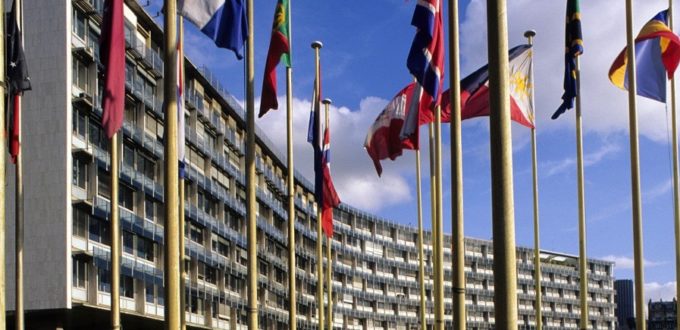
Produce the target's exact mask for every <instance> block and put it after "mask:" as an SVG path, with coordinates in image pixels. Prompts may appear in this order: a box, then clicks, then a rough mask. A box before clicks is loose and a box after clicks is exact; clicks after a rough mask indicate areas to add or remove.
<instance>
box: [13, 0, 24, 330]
mask: <svg viewBox="0 0 680 330" xmlns="http://www.w3.org/2000/svg"><path fill="white" fill-rule="evenodd" d="M23 9H24V8H23V2H22V1H21V0H17V13H16V15H17V16H18V17H17V22H18V24H19V28H20V30H21V31H22V33H21V44H22V47H23V44H24V35H23V28H24V21H23V16H24V15H23ZM10 97H11V96H10ZM14 101H15V102H16V103H17V106H16V107H17V109H21V95H20V94H16V95H14ZM14 115H15V116H16V118H17V119H16V122H17V131H18V137H17V139H18V143H19V146H20V148H19V150H18V152H17V158H16V160H17V162H16V168H15V170H16V176H15V181H16V183H15V184H16V185H15V189H16V200H15V210H16V213H15V217H16V218H15V227H14V235H15V240H14V245H15V251H14V252H15V266H16V267H15V273H16V274H15V275H16V278H15V281H16V286H15V289H16V292H15V295H16V304H15V310H16V322H15V328H16V329H17V330H23V329H24V177H23V176H24V166H23V158H24V157H23V152H21V142H22V140H23V139H22V138H21V111H16V112H15V113H14Z"/></svg>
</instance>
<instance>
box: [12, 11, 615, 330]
mask: <svg viewBox="0 0 680 330" xmlns="http://www.w3.org/2000/svg"><path fill="white" fill-rule="evenodd" d="M102 2H103V1H101V0H50V1H47V2H43V1H40V2H36V1H33V2H31V1H28V2H26V4H25V19H26V22H41V24H30V27H29V24H26V40H27V42H26V53H27V60H28V62H29V69H30V72H31V76H32V79H33V84H34V85H33V91H31V92H28V93H27V94H26V97H25V100H26V101H25V109H26V110H25V111H24V113H26V114H27V115H26V118H25V121H24V137H25V143H24V149H23V150H24V151H25V154H24V155H25V159H24V163H25V170H24V173H25V174H24V175H25V178H26V181H25V191H26V202H25V204H26V205H27V206H28V205H30V207H27V208H26V242H27V243H26V254H25V260H26V261H25V265H26V266H25V267H26V274H27V276H26V279H25V282H26V291H25V292H26V309H27V311H28V313H29V315H35V317H33V318H30V317H29V318H27V321H28V322H29V326H30V322H31V320H33V321H35V320H37V319H38V316H40V315H47V314H45V313H49V315H56V316H53V317H54V319H55V322H57V323H59V324H65V325H66V328H72V329H88V328H97V327H100V326H106V324H108V323H106V322H108V319H107V318H106V314H105V313H102V312H101V311H102V310H106V309H107V308H108V306H109V305H110V295H109V292H110V275H109V269H110V268H109V267H110V266H109V264H110V253H109V251H110V248H109V242H108V241H109V237H108V236H107V235H108V229H107V227H108V214H109V196H110V192H109V191H108V180H109V179H108V167H109V159H108V151H107V150H108V149H107V146H108V144H107V143H108V142H107V141H106V140H105V138H103V133H102V131H101V125H100V118H101V112H102V109H101V107H100V101H99V99H100V86H99V85H100V77H99V76H98V74H99V72H100V71H101V69H102V67H101V63H100V62H99V60H98V52H99V50H98V46H97V42H96V40H97V39H98V33H99V24H100V23H101V8H102ZM125 2H126V11H125V17H126V41H127V45H128V51H127V59H128V61H127V68H126V78H127V79H126V90H127V93H128V98H127V102H126V114H125V116H126V121H125V124H124V127H123V129H122V130H121V135H122V137H123V138H122V139H121V140H122V141H121V144H120V148H121V150H122V166H121V175H120V178H119V179H120V182H121V198H120V199H121V205H120V206H121V208H120V214H121V224H122V227H123V228H122V229H123V242H122V244H123V258H122V263H123V265H122V274H123V279H122V280H121V283H122V284H121V285H122V289H121V295H122V298H121V308H122V309H123V311H124V313H125V316H124V319H123V322H124V324H125V325H126V327H127V328H136V326H139V328H145V329H148V328H154V327H158V328H161V327H162V326H161V322H160V320H161V319H162V317H163V305H164V299H163V296H162V295H163V288H162V278H163V240H164V237H163V224H164V221H165V219H164V216H163V214H162V205H163V201H164V196H163V175H162V174H163V173H162V171H163V166H162V164H163V144H162V139H163V128H162V124H163V113H162V106H161V102H162V97H161V95H162V88H161V87H160V86H162V75H163V70H162V68H163V63H162V61H161V60H160V56H159V53H160V52H159V45H161V44H162V30H161V29H160V28H159V27H158V26H157V25H156V24H155V23H154V22H153V20H152V18H151V17H150V16H149V15H148V14H147V13H146V12H144V9H143V8H142V7H141V6H140V5H139V4H138V3H137V2H136V1H133V0H128V1H125ZM29 40H30V41H29ZM185 65H186V74H185V79H186V81H185V86H186V90H185V100H186V102H185V114H184V115H185V118H186V122H187V128H186V139H187V141H186V144H187V145H186V147H187V148H186V150H187V152H186V154H187V162H188V164H187V178H186V183H185V190H186V198H185V200H186V207H185V213H186V217H185V223H186V232H185V233H184V234H185V236H184V237H185V242H186V250H185V265H186V269H187V273H186V274H185V279H186V284H187V304H186V306H187V308H186V319H187V321H188V323H189V325H190V327H191V328H216V329H246V314H245V313H246V307H247V304H246V301H245V300H244V299H243V297H245V295H246V285H245V283H246V275H247V269H246V265H247V262H246V243H245V232H246V231H245V229H246V223H245V206H244V205H245V187H244V179H245V178H244V152H245V148H244V139H245V130H244V128H245V123H244V112H243V109H242V108H241V107H240V106H239V105H238V104H237V102H236V101H235V100H234V98H233V97H232V96H231V95H230V94H229V93H227V92H226V91H224V90H223V89H222V88H221V87H220V85H219V83H218V82H217V81H215V80H213V79H212V74H211V73H210V72H209V71H208V70H207V69H205V68H197V67H195V66H194V65H192V64H191V62H190V61H189V60H188V59H187V60H186V61H185ZM27 123H30V124H27ZM256 134H257V135H258V140H259V141H258V146H257V150H256V155H257V175H258V192H257V198H258V227H259V232H258V246H259V248H258V256H259V259H260V260H259V267H258V268H259V273H260V277H259V287H260V290H259V292H258V295H259V301H260V319H261V322H260V324H261V326H262V328H265V329H283V328H287V326H286V323H287V319H288V314H287V305H288V296H287V288H286V285H287V276H288V272H287V271H286V269H287V246H286V242H287V235H289V233H288V232H287V231H288V229H287V223H286V221H287V220H286V219H287V212H286V210H285V207H284V205H286V204H285V202H284V198H285V181H284V175H285V174H286V168H285V163H284V162H283V160H284V159H285V158H284V157H283V155H282V154H280V153H279V152H277V151H276V150H274V149H273V144H272V143H270V142H269V141H268V139H267V138H266V136H265V135H264V134H263V133H262V132H261V131H259V130H258V131H257V132H256ZM8 169H9V170H11V169H12V167H11V166H9V167H8ZM8 180H11V179H8ZM296 180H297V181H296V199H295V204H296V217H297V221H296V232H295V235H296V238H297V242H298V246H297V266H298V267H297V283H298V285H297V288H298V293H299V296H298V297H297V303H298V312H299V319H298V322H299V323H298V324H299V328H301V329H315V328H316V327H317V325H316V324H317V318H316V303H317V301H316V298H315V292H316V274H315V273H316V266H315V265H316V263H317V262H318V261H317V260H316V256H315V244H316V233H315V228H316V218H315V208H316V206H315V203H314V201H313V189H312V184H311V183H310V182H309V181H308V180H306V179H305V178H304V177H303V176H302V175H300V174H299V173H296ZM12 191H13V190H12V189H11V188H10V189H9V190H8V194H11V192H12ZM12 203H13V202H12V201H8V208H10V209H12V208H11V206H12V205H13V204H12ZM8 219H13V213H11V212H10V213H9V214H8ZM334 220H335V224H336V225H335V228H336V229H335V235H334V237H333V240H332V248H333V252H332V258H333V266H334V267H333V269H334V270H333V271H334V274H333V294H334V296H333V301H334V313H335V317H334V320H335V328H338V329H414V328H418V327H419V325H418V311H419V290H418V282H417V277H418V255H417V250H416V244H415V242H416V237H417V236H416V230H415V228H412V227H408V226H402V225H398V224H395V223H393V222H391V221H388V220H384V219H380V218H377V217H375V216H374V215H371V214H368V213H365V212H363V211H361V210H358V209H356V208H353V207H351V206H348V205H342V206H341V207H340V208H338V209H337V210H336V211H335V213H334ZM8 223H10V225H9V226H8V233H13V227H12V225H11V223H12V221H8ZM425 236H426V238H425V245H426V248H425V250H426V256H425V260H426V265H427V269H426V273H425V277H426V293H427V297H428V307H427V314H428V317H427V319H428V323H430V324H431V323H432V321H433V314H432V308H433V301H432V292H431V291H432V272H431V270H432V269H431V260H432V257H431V251H432V247H431V242H430V234H429V233H426V235H425ZM12 237H13V235H9V234H8V235H7V240H8V244H9V245H10V246H12V247H13V240H12ZM445 246H447V248H445V259H446V261H445V262H446V264H445V266H444V267H445V269H446V274H445V278H446V279H448V281H447V282H446V283H445V290H446V297H448V298H447V300H446V310H447V313H446V314H447V315H448V317H449V320H450V317H451V316H450V315H451V312H450V309H451V303H452V300H451V298H450V297H451V290H452V287H451V283H450V278H451V268H452V266H451V250H450V246H451V243H450V237H448V236H447V237H446V238H445ZM8 252H9V253H13V249H8ZM465 255H466V275H467V294H466V303H467V307H468V310H467V311H468V315H467V322H468V328H469V329H492V328H493V327H494V306H493V293H494V285H493V273H492V265H493V251H492V244H491V242H490V241H486V240H478V239H467V240H466V251H465ZM517 256H518V258H517V260H518V265H517V266H518V291H519V292H518V303H519V306H518V307H519V308H518V309H519V323H520V328H531V327H532V326H533V325H535V308H536V307H535V292H536V291H535V290H536V283H535V281H534V275H533V259H532V258H533V257H532V256H533V251H532V250H531V249H527V248H521V247H520V248H518V249H517ZM541 258H542V260H543V264H544V268H543V270H542V272H543V274H542V275H543V282H542V283H541V284H542V290H543V293H544V300H543V317H544V319H545V320H544V325H545V328H546V329H565V328H566V329H570V328H571V329H577V328H578V320H579V315H580V312H581V311H580V309H579V274H578V268H577V267H578V259H577V258H576V257H574V256H570V255H565V254H562V253H555V252H547V251H542V253H541ZM8 261H9V264H8V269H7V273H8V278H11V275H12V274H13V261H11V260H9V259H8ZM321 262H324V263H325V262H326V261H325V260H322V261H321ZM588 267H589V290H588V293H587V294H588V298H589V311H588V313H589V321H590V328H593V329H613V328H614V324H615V318H614V288H613V274H612V267H613V264H612V263H610V262H606V261H599V260H589V261H588ZM324 269H325V268H324ZM7 296H8V298H10V297H13V284H12V282H8V295H7ZM9 300H10V301H8V307H10V309H11V308H13V302H12V301H11V299H9ZM88 313H90V314H88ZM81 315H91V316H92V317H91V319H90V320H88V321H91V323H82V322H85V321H83V320H82V318H81V317H79V316H81ZM96 315H100V316H96ZM99 318H101V320H99ZM48 319H49V318H48ZM126 322H130V323H126ZM55 324H56V323H55ZM42 326H43V325H40V327H42ZM50 326H51V325H50V324H47V325H45V327H46V328H49V327H50ZM52 329H54V327H52Z"/></svg>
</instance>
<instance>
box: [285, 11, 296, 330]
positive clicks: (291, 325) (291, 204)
mask: <svg viewBox="0 0 680 330" xmlns="http://www.w3.org/2000/svg"><path fill="white" fill-rule="evenodd" d="M290 1H291V0H288V8H287V9H286V10H287V11H286V14H288V22H287V23H288V38H289V39H288V40H289V42H288V52H289V55H288V56H289V61H290V65H289V66H286V151H287V156H288V177H287V181H288V182H287V185H288V290H289V293H288V299H289V301H290V303H289V304H288V329H289V330H297V287H296V286H297V283H296V273H297V269H296V268H297V263H296V255H295V249H296V246H295V221H296V219H295V217H296V216H295V169H294V167H293V63H292V62H293V60H292V56H291V55H292V54H293V45H292V40H293V37H292V35H293V34H292V33H293V32H292V29H291V26H292V24H291V14H292V13H291V11H290V10H289V9H290Z"/></svg>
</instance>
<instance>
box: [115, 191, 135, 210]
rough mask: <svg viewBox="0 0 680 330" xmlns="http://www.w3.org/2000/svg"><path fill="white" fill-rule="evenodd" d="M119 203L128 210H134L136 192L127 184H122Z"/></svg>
mask: <svg viewBox="0 0 680 330" xmlns="http://www.w3.org/2000/svg"><path fill="white" fill-rule="evenodd" d="M118 204H119V205H120V206H122V207H124V208H126V209H128V210H131V211H132V210H134V192H133V191H132V189H130V188H128V187H127V186H125V185H120V190H119V194H118Z"/></svg>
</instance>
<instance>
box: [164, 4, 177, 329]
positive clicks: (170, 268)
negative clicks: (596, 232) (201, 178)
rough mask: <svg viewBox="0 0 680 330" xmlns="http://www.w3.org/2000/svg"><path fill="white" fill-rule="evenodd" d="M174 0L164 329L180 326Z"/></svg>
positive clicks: (168, 76) (169, 18)
mask: <svg viewBox="0 0 680 330" xmlns="http://www.w3.org/2000/svg"><path fill="white" fill-rule="evenodd" d="M176 12H177V0H166V1H165V22H164V23H165V63H166V65H165V69H164V77H165V78H164V80H163V82H164V85H163V88H164V89H163V102H164V104H165V150H164V154H165V186H164V189H165V192H164V195H165V217H166V219H165V251H164V252H165V254H164V259H165V260H164V261H165V269H164V275H165V276H164V282H165V283H164V285H165V308H164V314H165V329H167V330H177V329H180V328H181V321H180V314H181V312H182V311H181V310H180V300H181V299H180V265H179V264H180V253H179V249H180V242H179V241H180V232H179V227H180V226H179V214H178V213H179V212H178V211H179V207H178V202H179V197H178V190H179V163H178V162H179V161H178V156H177V81H176V80H177V65H174V63H176V61H177V57H176V52H177V18H176V16H175V13H176Z"/></svg>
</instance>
